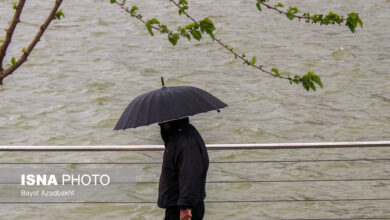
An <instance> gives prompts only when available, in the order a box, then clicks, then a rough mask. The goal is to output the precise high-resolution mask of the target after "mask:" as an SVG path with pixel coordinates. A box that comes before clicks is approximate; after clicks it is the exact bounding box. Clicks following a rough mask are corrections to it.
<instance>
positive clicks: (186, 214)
mask: <svg viewBox="0 0 390 220" xmlns="http://www.w3.org/2000/svg"><path fill="white" fill-rule="evenodd" d="M191 217H192V214H191V209H180V220H191Z"/></svg>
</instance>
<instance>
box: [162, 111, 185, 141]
mask: <svg viewBox="0 0 390 220" xmlns="http://www.w3.org/2000/svg"><path fill="white" fill-rule="evenodd" d="M189 121H190V120H189V118H188V117H185V118H180V119H176V120H172V121H167V122H161V123H158V125H159V126H160V132H161V138H162V139H163V140H164V142H167V141H168V139H169V132H170V131H171V130H175V129H177V128H179V127H180V126H181V125H182V124H186V123H189Z"/></svg>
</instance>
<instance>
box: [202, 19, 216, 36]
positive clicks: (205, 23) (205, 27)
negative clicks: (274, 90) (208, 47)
mask: <svg viewBox="0 0 390 220" xmlns="http://www.w3.org/2000/svg"><path fill="white" fill-rule="evenodd" d="M199 25H200V30H201V32H202V33H203V32H204V31H206V33H207V34H208V35H210V37H211V38H212V39H213V40H214V39H215V36H214V33H213V31H214V30H215V26H214V23H213V22H212V21H211V20H210V19H209V18H207V17H206V18H204V19H203V20H201V21H200V22H199Z"/></svg>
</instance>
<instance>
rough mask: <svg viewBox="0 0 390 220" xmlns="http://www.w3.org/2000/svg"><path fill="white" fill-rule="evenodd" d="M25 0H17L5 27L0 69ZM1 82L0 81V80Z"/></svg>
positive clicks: (0, 51) (0, 69)
mask: <svg viewBox="0 0 390 220" xmlns="http://www.w3.org/2000/svg"><path fill="white" fill-rule="evenodd" d="M24 2H25V0H19V3H18V5H16V9H15V13H14V17H13V18H12V21H11V24H10V25H9V28H8V29H7V32H6V35H5V39H4V42H3V44H2V45H1V48H0V71H2V70H3V60H4V57H5V54H6V53H7V49H8V45H9V44H10V43H11V40H12V35H13V34H14V31H15V28H16V25H17V24H18V23H19V22H20V14H21V13H22V10H23V7H24ZM0 82H1V81H0Z"/></svg>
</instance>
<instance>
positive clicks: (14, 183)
mask: <svg viewBox="0 0 390 220" xmlns="http://www.w3.org/2000/svg"><path fill="white" fill-rule="evenodd" d="M370 181H390V179H389V178H376V179H303V180H220V181H207V184H210V183H213V184H215V183H303V182H370ZM158 183H159V182H158V181H135V182H110V184H158ZM18 184H20V182H7V183H3V182H0V185H18Z"/></svg>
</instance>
